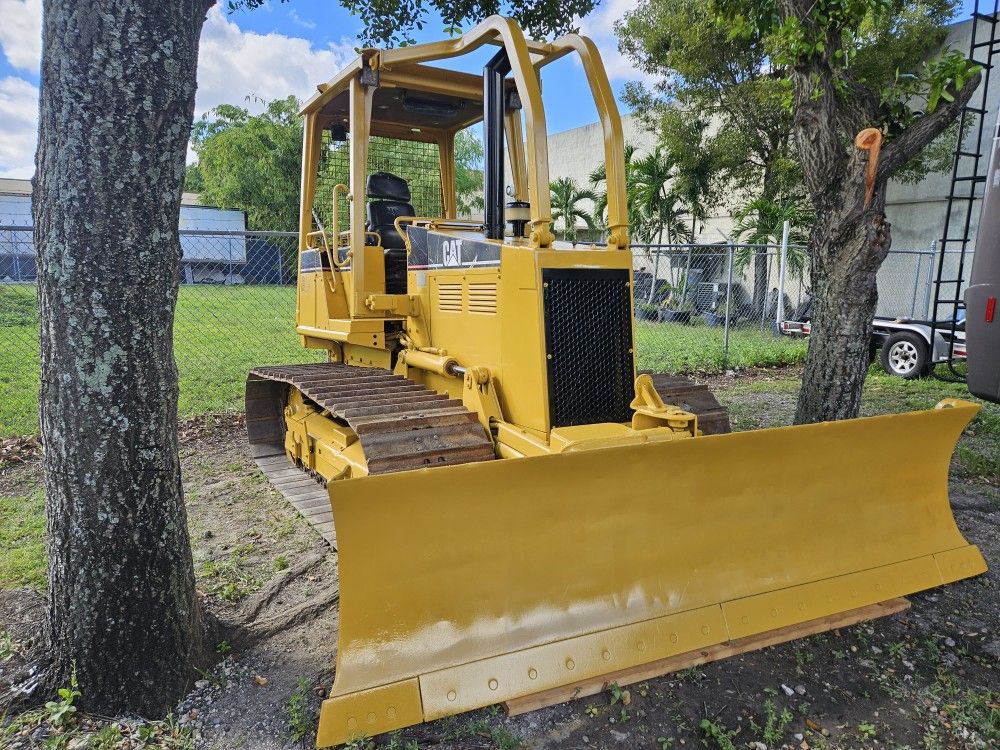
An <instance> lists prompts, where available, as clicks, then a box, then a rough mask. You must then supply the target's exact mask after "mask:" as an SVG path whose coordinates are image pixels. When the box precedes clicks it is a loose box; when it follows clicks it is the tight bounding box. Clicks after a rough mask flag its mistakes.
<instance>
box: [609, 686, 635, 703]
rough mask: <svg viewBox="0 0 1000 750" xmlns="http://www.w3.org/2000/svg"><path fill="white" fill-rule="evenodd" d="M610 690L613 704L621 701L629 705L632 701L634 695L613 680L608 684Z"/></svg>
mask: <svg viewBox="0 0 1000 750" xmlns="http://www.w3.org/2000/svg"><path fill="white" fill-rule="evenodd" d="M608 692H609V693H611V705H612V706H613V705H615V704H616V703H621V704H622V705H623V706H627V705H628V704H629V703H631V702H632V695H631V693H629V691H628V690H627V689H625V688H623V687H621V686H620V685H619V684H618V683H617V682H612V683H611V684H610V685H609V686H608Z"/></svg>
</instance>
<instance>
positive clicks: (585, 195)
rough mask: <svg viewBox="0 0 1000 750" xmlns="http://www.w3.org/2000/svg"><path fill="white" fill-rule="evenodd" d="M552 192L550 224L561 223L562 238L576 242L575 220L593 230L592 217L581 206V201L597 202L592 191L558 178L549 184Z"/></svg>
mask: <svg viewBox="0 0 1000 750" xmlns="http://www.w3.org/2000/svg"><path fill="white" fill-rule="evenodd" d="M549 189H550V190H551V191H552V223H553V224H556V223H558V222H562V238H563V239H564V240H569V241H570V242H573V243H575V242H576V232H577V227H576V222H577V219H579V220H580V221H582V222H583V223H584V224H586V226H587V228H588V229H594V228H595V225H594V217H593V216H592V215H591V213H590V212H589V211H588V210H587V209H586V208H585V207H583V206H582V205H580V204H581V203H582V202H583V201H591V202H596V201H597V194H596V193H594V191H593V190H587V189H585V188H581V187H580V186H579V185H577V184H576V182H575V181H574V180H573V179H571V178H569V177H560V178H559V179H557V180H553V181H552V182H551V183H550V184H549Z"/></svg>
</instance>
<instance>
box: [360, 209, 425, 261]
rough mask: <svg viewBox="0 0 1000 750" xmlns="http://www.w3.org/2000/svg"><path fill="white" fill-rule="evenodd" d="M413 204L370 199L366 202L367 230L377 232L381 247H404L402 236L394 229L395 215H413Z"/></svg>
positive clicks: (387, 248)
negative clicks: (380, 239) (370, 200)
mask: <svg viewBox="0 0 1000 750" xmlns="http://www.w3.org/2000/svg"><path fill="white" fill-rule="evenodd" d="M413 215H414V211H413V206H411V205H410V204H409V203H404V202H402V201H372V202H371V203H369V204H368V231H370V232H378V233H379V236H380V237H381V238H382V247H384V248H385V249H386V250H389V249H402V248H405V247H406V243H405V242H403V238H402V237H400V236H399V232H397V231H396V226H395V224H394V222H395V221H396V217H397V216H413Z"/></svg>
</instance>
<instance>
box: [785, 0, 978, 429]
mask: <svg viewBox="0 0 1000 750" xmlns="http://www.w3.org/2000/svg"><path fill="white" fill-rule="evenodd" d="M813 7H814V5H813V3H812V0H779V8H780V10H781V12H782V14H783V15H785V16H795V17H797V18H799V19H800V20H801V21H802V22H803V23H804V24H806V25H808V24H810V23H812V21H811V20H810V13H811V12H812V10H813ZM840 47H841V34H840V30H839V29H833V28H831V29H830V31H829V32H828V34H827V38H826V42H825V52H824V53H823V54H822V55H820V56H817V57H808V58H805V59H803V60H801V61H800V62H799V63H798V64H796V65H794V66H793V68H792V70H791V79H792V86H793V95H794V105H795V117H794V120H793V125H792V130H793V134H794V136H795V141H796V143H797V145H798V149H799V158H800V159H801V162H802V174H803V178H804V181H805V185H806V190H807V192H808V194H809V197H810V199H811V201H812V204H813V208H814V210H815V213H816V222H815V224H814V225H813V229H812V232H811V234H810V239H809V250H810V255H811V264H812V265H811V270H810V276H811V282H812V299H813V315H812V324H813V326H812V333H811V335H810V337H809V351H808V354H807V355H806V364H805V370H804V372H803V375H802V390H801V391H800V392H799V400H798V405H797V407H796V410H795V422H796V424H802V423H807V422H824V421H830V420H835V419H850V418H852V417H856V416H858V413H859V411H860V406H861V391H862V387H863V386H864V381H865V373H866V372H867V370H868V363H869V346H870V338H871V324H872V320H873V319H874V317H875V308H876V305H877V302H878V289H877V287H876V274H877V273H878V269H879V267H880V266H881V265H882V261H884V260H885V257H886V255H887V254H888V252H889V247H890V245H891V244H892V235H891V232H890V226H889V222H888V221H886V217H885V188H886V184H887V183H888V181H889V178H890V177H891V176H892V175H893V174H895V173H896V172H897V171H898V170H899V169H900V167H902V166H903V165H904V164H906V162H908V161H909V160H910V159H911V158H913V157H914V156H915V155H916V154H917V153H919V151H920V150H921V149H923V148H924V147H925V146H926V145H927V144H929V143H930V142H931V141H932V140H934V138H936V137H937V136H938V135H940V134H941V133H942V132H944V130H945V128H947V127H948V125H949V124H950V123H951V122H952V121H954V120H955V118H956V117H957V116H958V113H959V111H960V110H961V108H962V107H963V106H965V103H966V102H967V101H968V100H969V98H970V97H971V96H972V93H973V91H975V89H976V86H978V84H979V76H978V75H977V76H975V77H974V78H973V79H972V80H970V81H969V82H968V83H966V85H965V86H964V87H963V88H962V90H961V91H959V92H955V93H956V96H955V100H954V101H953V102H950V103H947V104H945V103H942V104H941V105H940V106H939V107H938V109H936V110H935V111H934V112H933V113H930V114H926V115H923V116H922V117H920V118H919V119H918V120H917V121H916V122H914V123H913V124H912V125H910V126H909V127H908V128H907V129H906V130H904V131H903V132H902V133H900V134H899V135H896V136H895V137H894V138H893V139H892V140H890V141H888V142H887V144H886V145H885V146H884V147H883V148H882V153H881V159H880V160H879V165H878V171H877V173H876V176H875V181H874V185H875V190H874V194H873V197H872V200H871V202H870V203H869V205H868V206H865V205H864V200H865V169H866V166H867V160H868V153H867V152H865V151H860V150H858V149H857V148H855V146H854V138H855V136H856V135H857V133H859V132H860V131H861V130H863V129H865V128H868V127H873V126H878V124H879V123H881V122H883V121H884V120H885V116H884V113H883V112H881V111H880V106H881V105H880V103H879V101H878V99H877V98H876V96H875V95H874V94H873V93H872V92H870V91H868V90H867V89H866V88H864V87H863V86H861V85H859V84H857V83H856V82H854V81H852V80H851V79H850V78H849V77H848V75H847V74H846V73H845V72H844V71H839V76H840V82H841V83H840V85H841V87H842V90H841V91H838V90H837V86H836V85H835V81H836V79H837V76H838V73H835V72H834V68H833V65H832V64H831V60H832V59H833V56H834V55H835V54H836V52H837V50H839V49H840Z"/></svg>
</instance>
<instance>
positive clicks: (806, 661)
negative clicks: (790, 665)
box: [795, 648, 816, 675]
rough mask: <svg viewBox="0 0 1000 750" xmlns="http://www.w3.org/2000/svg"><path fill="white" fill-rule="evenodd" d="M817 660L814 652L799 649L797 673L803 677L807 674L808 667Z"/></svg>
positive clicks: (797, 650)
mask: <svg viewBox="0 0 1000 750" xmlns="http://www.w3.org/2000/svg"><path fill="white" fill-rule="evenodd" d="M815 660H816V655H815V654H813V652H812V651H806V650H805V649H801V648H797V649H795V673H796V674H799V675H803V674H805V672H806V667H808V666H809V665H810V664H812V663H813V661H815Z"/></svg>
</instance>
